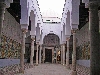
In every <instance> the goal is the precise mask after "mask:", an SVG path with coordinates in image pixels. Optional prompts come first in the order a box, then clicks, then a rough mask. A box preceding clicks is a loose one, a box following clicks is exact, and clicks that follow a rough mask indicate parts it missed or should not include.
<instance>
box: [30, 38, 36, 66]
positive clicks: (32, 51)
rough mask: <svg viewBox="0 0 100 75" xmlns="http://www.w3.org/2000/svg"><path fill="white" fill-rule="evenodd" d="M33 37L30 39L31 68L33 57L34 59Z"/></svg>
mask: <svg viewBox="0 0 100 75" xmlns="http://www.w3.org/2000/svg"><path fill="white" fill-rule="evenodd" d="M34 39H35V38H34V37H32V38H31V55H30V64H31V66H33V57H34Z"/></svg>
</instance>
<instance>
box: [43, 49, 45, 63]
mask: <svg viewBox="0 0 100 75" xmlns="http://www.w3.org/2000/svg"><path fill="white" fill-rule="evenodd" d="M44 60H45V48H43V63H44Z"/></svg>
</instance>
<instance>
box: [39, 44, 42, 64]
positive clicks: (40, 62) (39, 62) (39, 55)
mask: <svg viewBox="0 0 100 75" xmlns="http://www.w3.org/2000/svg"><path fill="white" fill-rule="evenodd" d="M41 50H42V45H40V51H39V64H41Z"/></svg>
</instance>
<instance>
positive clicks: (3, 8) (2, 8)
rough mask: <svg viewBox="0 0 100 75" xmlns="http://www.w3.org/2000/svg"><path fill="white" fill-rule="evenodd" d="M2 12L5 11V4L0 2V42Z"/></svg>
mask: <svg viewBox="0 0 100 75" xmlns="http://www.w3.org/2000/svg"><path fill="white" fill-rule="evenodd" d="M4 13H5V4H3V3H0V43H1V31H2V27H3V20H4Z"/></svg>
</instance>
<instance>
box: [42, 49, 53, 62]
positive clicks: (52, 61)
mask: <svg viewBox="0 0 100 75" xmlns="http://www.w3.org/2000/svg"><path fill="white" fill-rule="evenodd" d="M45 49H52V63H53V61H54V47H44V57H45Z"/></svg>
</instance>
